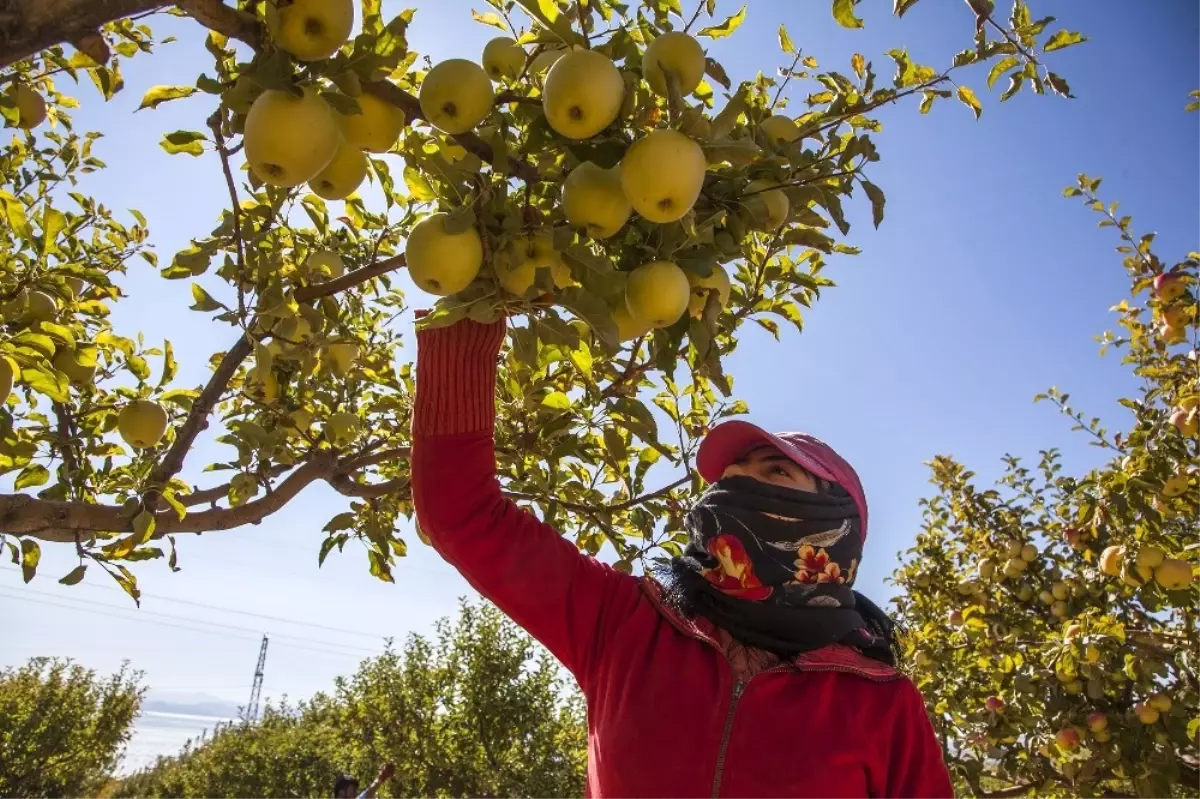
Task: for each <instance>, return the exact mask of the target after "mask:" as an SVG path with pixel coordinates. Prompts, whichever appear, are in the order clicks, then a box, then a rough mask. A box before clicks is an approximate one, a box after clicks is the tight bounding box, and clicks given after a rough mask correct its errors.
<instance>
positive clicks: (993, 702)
mask: <svg viewBox="0 0 1200 799" xmlns="http://www.w3.org/2000/svg"><path fill="white" fill-rule="evenodd" d="M983 706H984V707H986V708H987V709H988V712H989V713H1003V712H1004V700H1003V699H1001V698H1000V697H998V696H989V697H988V698H987V701H986V702H984V703H983Z"/></svg>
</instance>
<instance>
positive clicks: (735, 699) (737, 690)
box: [712, 664, 792, 799]
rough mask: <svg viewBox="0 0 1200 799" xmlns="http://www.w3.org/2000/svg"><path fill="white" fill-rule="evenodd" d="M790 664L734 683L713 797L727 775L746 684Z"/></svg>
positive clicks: (775, 667)
mask: <svg viewBox="0 0 1200 799" xmlns="http://www.w3.org/2000/svg"><path fill="white" fill-rule="evenodd" d="M791 670H792V669H791V666H789V665H786V664H784V665H779V666H772V667H771V668H769V669H763V670H762V671H760V672H758V673H757V674H754V675H751V677H750V679H748V680H746V681H745V682H738V683H734V686H733V692H732V693H731V694H730V697H729V711H728V712H727V713H726V714H725V729H724V730H722V732H721V746H720V748H719V749H717V772H716V774H714V775H713V787H712V799H718V797H719V796H720V795H721V781H722V779H723V778H724V776H725V756H726V754H728V750H729V739H730V737H732V735H733V717H734V715H735V714H736V713H737V707H738V703H739V702H741V701H742V695H743V694H745V693H746V686H747V685H749V684H750V681H751V680H753V679H754V678H755V677H758V676H759V675H761V674H774V673H776V672H781V671H791Z"/></svg>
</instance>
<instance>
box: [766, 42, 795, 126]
mask: <svg viewBox="0 0 1200 799" xmlns="http://www.w3.org/2000/svg"><path fill="white" fill-rule="evenodd" d="M799 63H800V48H799V47H797V48H796V57H795V58H793V59H792V65H791V66H790V67H788V70H787V74H786V75H784V76H783V83H781V84H779V88H778V89H776V90H775V99H774V100H772V101H771V107H770V108H768V109H767V110H768V111H774V110H775V105H776V104H777V103H778V102H779V98H780V97H781V96H782V95H783V90H784V89H786V88H787V85H788V81H790V80H791V79H792V73H793V72H795V71H796V65H797V64H799Z"/></svg>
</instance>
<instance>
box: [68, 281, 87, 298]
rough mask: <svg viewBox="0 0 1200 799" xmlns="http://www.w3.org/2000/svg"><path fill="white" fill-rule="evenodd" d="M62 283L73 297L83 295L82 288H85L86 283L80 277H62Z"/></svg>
mask: <svg viewBox="0 0 1200 799" xmlns="http://www.w3.org/2000/svg"><path fill="white" fill-rule="evenodd" d="M63 284H64V285H65V286H66V287H67V291H69V292H71V296H72V297H73V298H75V299H79V298H80V297H81V296H82V295H83V292H84V290H85V289H87V284H86V283H84V282H83V278H80V277H65V278H63Z"/></svg>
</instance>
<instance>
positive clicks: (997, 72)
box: [987, 56, 1021, 89]
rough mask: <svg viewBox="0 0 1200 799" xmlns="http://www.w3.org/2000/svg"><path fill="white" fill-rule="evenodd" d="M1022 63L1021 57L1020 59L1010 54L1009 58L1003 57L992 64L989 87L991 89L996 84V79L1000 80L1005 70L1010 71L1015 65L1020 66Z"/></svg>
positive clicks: (988, 78)
mask: <svg viewBox="0 0 1200 799" xmlns="http://www.w3.org/2000/svg"><path fill="white" fill-rule="evenodd" d="M1020 64H1021V61H1020V59H1018V58H1016V57H1014V56H1009V57H1008V58H1002V59H1000V60H999V61H997V62H996V63H995V64H994V65H993V66H992V71H991V72H989V73H988V76H987V85H988V88H989V89H990V88H992V87H993V86H995V85H996V81H998V80H1000V76H1001V75H1003V74H1004V73H1005V72H1008V71H1009V70H1010V69H1012V68H1013V67H1016V66H1020Z"/></svg>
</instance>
